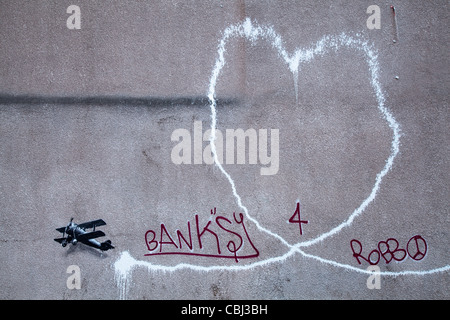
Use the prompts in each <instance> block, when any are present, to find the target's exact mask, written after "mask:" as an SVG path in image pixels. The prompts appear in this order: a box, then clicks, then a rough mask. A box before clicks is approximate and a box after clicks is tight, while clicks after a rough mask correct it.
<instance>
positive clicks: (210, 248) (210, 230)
mask: <svg viewBox="0 0 450 320" xmlns="http://www.w3.org/2000/svg"><path fill="white" fill-rule="evenodd" d="M194 219H195V236H196V240H197V241H196V243H197V244H198V246H195V241H193V239H192V232H191V223H190V221H188V222H187V232H186V231H184V233H182V232H181V231H180V230H179V229H177V230H175V233H173V234H176V238H175V239H177V240H178V241H177V242H176V241H175V240H174V237H172V235H171V234H170V233H169V231H167V228H166V226H165V224H164V223H161V226H160V230H159V231H160V232H159V240H157V233H156V231H154V230H148V231H147V232H146V233H145V244H146V246H147V250H148V251H150V253H147V254H145V256H156V255H189V256H200V257H211V258H225V259H234V260H235V261H236V262H239V259H250V258H256V257H258V256H259V251H258V249H256V247H255V246H254V245H253V242H252V241H251V240H250V237H249V235H248V232H247V229H246V228H245V225H244V215H243V214H242V213H239V215H238V217H236V213H235V212H234V213H233V220H234V221H231V220H229V219H228V218H226V217H224V216H222V215H216V208H214V209H212V210H211V216H210V219H209V220H208V222H206V223H204V222H203V223H200V222H199V216H198V214H196V215H195V217H194ZM236 226H237V227H239V228H236ZM237 229H241V231H243V234H242V233H239V231H240V230H237ZM243 237H245V239H246V240H248V243H249V244H250V246H251V252H248V251H249V248H247V249H245V248H243V244H244V238H243ZM230 238H231V239H230ZM188 239H189V240H188ZM224 243H226V245H225V246H224V245H223V244H224ZM166 248H169V249H166ZM167 250H169V251H167ZM200 250H201V251H200ZM241 250H242V251H245V252H247V253H246V254H241V252H242V251H241Z"/></svg>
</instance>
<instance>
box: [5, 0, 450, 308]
mask: <svg viewBox="0 0 450 320" xmlns="http://www.w3.org/2000/svg"><path fill="white" fill-rule="evenodd" d="M71 4H75V5H78V6H79V7H80V9H81V29H80V30H69V29H68V28H67V26H66V20H67V19H68V17H69V16H70V14H68V13H66V9H67V7H68V6H69V5H71ZM373 4H377V5H379V7H380V9H381V12H380V14H381V28H380V29H374V30H369V29H368V28H367V26H366V20H367V19H368V18H369V16H370V14H367V13H366V10H367V8H368V7H369V6H370V5H373ZM391 4H392V3H390V2H386V1H357V2H355V1H197V2H181V1H180V2H177V1H161V2H157V1H84V0H77V1H0V33H1V40H0V58H1V59H0V137H1V139H0V181H1V183H0V288H1V290H0V298H2V299H119V298H127V299H448V298H449V294H448V285H449V272H448V270H449V265H450V259H449V251H448V247H447V245H448V244H449V232H448V230H449V211H448V208H449V198H450V197H449V196H450V194H449V190H450V189H449V183H448V181H449V176H448V173H449V169H450V167H449V161H448V159H449V155H450V149H449V144H448V141H449V138H450V136H449V134H450V131H449V123H450V122H449V111H448V107H449V105H448V90H449V73H448V42H449V39H448V19H449V15H448V2H447V1H434V2H433V3H428V2H425V1H395V3H393V4H394V5H395V8H396V17H395V18H394V15H393V11H392V9H391V8H390V5H391ZM247 18H248V20H246V19H247ZM245 21H248V22H247V23H245ZM230 26H240V27H241V31H242V34H241V35H238V34H234V35H233V36H230V37H229V38H227V39H226V40H227V41H226V43H225V46H224V49H225V52H224V56H223V58H224V59H225V60H224V61H225V65H224V66H223V68H221V69H220V73H219V76H218V78H217V82H216V83H215V86H214V90H215V91H214V93H215V97H216V99H217V108H216V111H217V129H219V130H221V132H223V133H224V134H225V132H226V129H238V128H241V129H243V130H247V129H254V130H255V131H256V132H261V131H260V130H261V129H277V130H278V132H279V170H278V171H277V172H276V174H273V175H261V174H260V169H261V167H263V165H261V163H260V161H259V160H258V163H257V164H249V163H248V161H247V162H246V164H230V163H224V164H223V165H221V166H219V165H209V164H205V163H201V164H180V165H177V164H174V163H173V161H172V160H173V159H172V158H171V154H172V151H173V148H174V147H175V146H176V145H177V143H178V142H176V141H172V140H171V136H172V133H173V132H174V131H175V130H177V129H187V130H189V132H190V133H191V135H192V139H194V131H195V128H197V129H198V124H199V123H201V124H202V129H201V132H205V131H206V130H207V129H208V128H210V126H211V119H212V118H211V108H210V107H211V103H210V100H209V99H208V93H209V92H211V83H212V82H211V78H212V75H213V71H214V70H217V65H216V62H217V61H218V59H219V58H220V55H219V54H220V47H219V45H220V41H221V39H223V37H224V32H225V30H227V28H229V27H230ZM258 27H260V29H257V28H258ZM228 30H231V29H228ZM258 30H259V31H258ZM270 30H272V31H273V32H275V33H276V34H277V35H278V36H279V40H280V42H278V43H277V44H276V45H275V44H274V41H275V40H274V39H276V38H274V37H272V38H271V37H270V36H269V31H270ZM246 32H247V33H246ZM258 32H260V33H258ZM252 34H253V35H255V37H256V38H257V39H256V38H255V39H252ZM324 37H328V38H324ZM339 37H340V38H339ZM320 39H325V42H324V43H322V47H321V48H322V51H321V53H323V54H317V55H315V56H314V57H313V58H312V59H310V60H305V61H303V62H302V61H300V64H299V68H298V69H297V70H298V81H297V83H296V84H295V82H294V79H295V77H294V74H293V73H292V70H290V69H289V66H288V64H287V63H286V61H284V60H283V57H281V56H280V55H279V51H278V49H279V48H280V47H281V45H282V47H283V48H284V50H285V51H286V52H287V54H288V55H293V54H294V53H295V52H296V51H297V50H305V49H307V48H319V47H320V44H317V41H319V40H320ZM327 39H328V40H327ZM339 39H341V40H339ZM343 39H347V40H348V43H350V42H352V41H354V43H353V44H348V45H345V44H344V43H343V41H344V40H343ZM349 39H353V40H352V41H350V40H349ZM393 40H396V43H394V42H393ZM327 41H328V42H327ZM332 41H335V42H336V43H338V42H339V41H341V42H342V43H340V45H339V48H335V47H333V45H332V44H331V42H332ZM277 45H278V47H277ZM319 51H320V50H319ZM298 52H300V53H302V52H303V53H304V52H305V51H298ZM370 54H373V55H372V56H370ZM291 57H292V56H291ZM305 57H306V56H305ZM219 62H220V60H219ZM375 62H376V63H377V65H374V64H373V63H375ZM371 63H372V64H371ZM215 68H216V69H215ZM377 84H378V85H379V87H376V86H374V85H377ZM295 87H297V95H298V98H297V99H296V89H295ZM380 97H383V98H384V100H383V101H381V100H380ZM397 125H398V127H397ZM207 146H208V142H206V141H205V142H203V143H202V145H201V147H202V148H201V150H202V149H203V148H206V147H207ZM247 147H249V146H247ZM192 148H194V146H193V145H192ZM258 148H260V145H259V146H258ZM269 150H270V147H269ZM258 151H259V149H258ZM193 153H194V150H192V161H193V159H194V154H193ZM258 159H259V158H258ZM233 187H234V188H235V190H234V193H233ZM297 201H300V203H301V211H300V214H301V219H302V220H305V221H308V223H307V224H306V223H302V224H301V227H302V234H300V230H299V224H297V223H289V219H290V218H291V217H292V216H293V215H294V212H295V209H296V204H297ZM214 208H216V214H215V215H214V214H211V213H214V211H211V210H213V209H214ZM233 212H235V213H236V214H237V215H236V218H237V220H239V215H238V213H243V219H244V220H243V225H244V226H245V230H244V227H243V225H242V223H241V224H239V223H237V222H236V220H235V217H233ZM71 217H74V221H75V222H78V223H81V222H85V221H89V220H93V219H98V218H102V219H104V220H105V221H106V223H107V225H106V226H103V227H101V230H103V231H104V232H105V233H106V237H105V238H103V240H104V239H110V240H111V241H112V243H113V245H115V249H113V250H111V251H107V252H104V253H101V252H100V251H98V250H96V249H93V248H89V247H86V246H84V245H82V244H78V245H76V246H72V245H69V246H68V247H66V248H62V247H61V246H60V245H59V244H58V243H56V242H55V241H53V238H57V237H59V236H60V235H59V234H58V232H57V231H56V230H55V229H56V228H58V227H62V226H65V225H66V224H67V223H68V221H69V219H70V218H71ZM218 217H220V218H219V219H217V218H218ZM196 218H197V220H196ZM196 221H198V223H197V222H196ZM208 221H210V224H209V225H208ZM188 222H189V226H190V228H191V237H192V243H193V249H192V250H187V245H185V244H184V243H183V245H184V246H183V248H179V244H180V243H179V242H178V238H177V232H176V230H180V231H181V232H182V233H183V235H184V236H185V237H186V239H187V240H188ZM161 224H163V225H164V228H165V230H166V231H167V233H164V234H163V237H162V238H161ZM220 226H222V227H223V228H221V227H220ZM197 227H198V230H197ZM205 228H206V229H205ZM226 229H227V230H229V231H227V230H226ZM148 230H153V231H154V232H155V235H156V236H155V241H159V240H161V239H162V241H163V242H170V239H169V237H168V235H170V236H171V237H172V239H173V241H174V243H175V244H177V247H175V245H173V244H168V243H163V245H162V246H161V245H160V246H159V247H158V248H157V249H155V250H153V251H149V247H148V246H147V244H148V243H147V244H146V241H147V242H148V241H150V244H149V246H150V249H152V248H153V247H152V246H153V245H155V242H151V240H152V239H151V238H147V239H146V238H145V235H146V232H147V231H148ZM164 232H165V231H164ZM202 232H203V233H202ZM198 233H200V234H201V236H200V241H202V248H201V249H200V243H199V237H198ZM147 235H149V234H147ZM150 235H151V233H150ZM150 235H149V237H150ZM416 235H420V236H421V237H420V238H416V239H417V245H416V244H415V243H416V241H415V239H414V238H413V237H414V236H416ZM216 237H217V239H218V241H219V249H220V250H221V252H220V253H219V252H218V248H217V246H218V245H217V239H216ZM411 238H413V240H411V241H410V242H409V245H408V241H409V240H410V239H411ZM320 239H322V240H320ZM354 239H356V240H358V241H359V242H360V243H361V244H362V247H363V248H362V252H361V254H362V255H363V256H364V257H367V256H368V255H369V253H370V252H371V251H372V250H375V249H377V248H378V246H379V248H378V249H379V250H380V251H382V252H386V250H387V245H388V246H389V249H390V251H392V252H394V258H396V259H398V260H401V261H395V259H392V255H390V254H389V253H385V255H384V257H385V258H386V259H387V260H388V261H389V260H391V261H390V262H389V263H387V262H388V261H386V260H385V259H384V258H383V257H380V259H379V262H378V264H377V265H378V267H379V269H380V271H381V273H382V274H381V276H380V288H379V289H369V288H368V286H367V279H368V278H369V276H370V275H371V273H370V272H369V271H367V270H366V269H367V267H368V266H369V263H368V262H366V261H363V260H362V259H361V264H359V263H358V261H357V259H356V258H355V257H354V256H353V253H354V252H353V251H352V247H351V245H350V243H351V241H352V240H354ZM388 239H395V241H394V240H390V241H389V242H388V244H387V245H386V241H387V240H388ZM396 241H397V242H396ZM396 243H398V247H397V245H396ZM233 244H234V245H235V246H240V248H239V250H238V252H237V253H236V256H234V254H233V253H232V250H230V248H233ZM353 244H355V242H353ZM425 244H426V246H427V251H426V254H425V256H424V257H421V256H415V258H416V259H413V258H412V257H413V256H414V255H415V252H417V248H419V249H420V250H422V251H424V245H425ZM227 245H228V247H227ZM296 245H297V246H296ZM354 248H355V247H354ZM395 249H397V250H395ZM158 252H159V253H164V252H173V253H176V254H173V255H152V256H146V254H148V253H158ZM180 253H183V254H180ZM187 254H189V255H187ZM194 254H198V255H194ZM199 255H202V256H199ZM224 256H228V257H229V258H224ZM376 257H377V253H373V256H372V258H373V260H376ZM236 260H237V261H236ZM70 265H77V266H79V268H80V281H81V289H70V288H68V286H67V283H66V281H67V279H68V278H69V277H70V276H71V274H69V273H67V272H66V271H67V268H68V267H69V266H70Z"/></svg>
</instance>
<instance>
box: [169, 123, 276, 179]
mask: <svg viewBox="0 0 450 320" xmlns="http://www.w3.org/2000/svg"><path fill="white" fill-rule="evenodd" d="M202 127H203V126H202V121H194V133H193V156H194V159H193V161H192V139H191V133H190V132H189V130H187V129H176V130H174V131H173V132H172V135H171V140H172V141H174V142H178V144H176V145H175V146H174V147H173V148H172V152H171V155H170V157H171V159H172V162H173V163H174V164H192V163H193V164H202V163H206V164H214V162H215V160H214V155H213V151H212V149H211V141H210V140H211V129H208V130H206V131H205V133H203V130H202ZM223 137H224V136H223V134H222V132H221V131H220V130H218V129H215V139H214V145H215V150H216V155H217V161H218V162H219V163H220V164H222V163H224V162H223V160H224V159H223V158H224V152H223V151H224V142H223ZM246 140H248V164H257V162H258V159H259V163H260V164H261V165H263V166H266V167H262V168H261V169H260V174H261V175H263V176H264V175H274V174H277V172H278V169H279V130H278V129H270V155H269V154H268V145H267V144H268V131H267V129H260V130H258V132H256V130H255V129H253V128H249V129H247V130H246V131H244V130H243V129H226V130H225V151H226V154H225V163H226V164H235V158H236V164H245V163H246V153H247V152H246ZM205 141H206V142H208V143H209V144H207V145H206V146H205V148H204V149H203V142H205ZM235 142H236V144H235Z"/></svg>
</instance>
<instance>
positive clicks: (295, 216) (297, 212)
mask: <svg viewBox="0 0 450 320" xmlns="http://www.w3.org/2000/svg"><path fill="white" fill-rule="evenodd" d="M289 222H290V223H298V227H299V228H300V235H302V234H303V232H302V223H304V224H307V223H308V221H307V220H302V219H301V218H300V202H297V208H296V209H295V212H294V214H293V215H292V217H291V218H290V219H289Z"/></svg>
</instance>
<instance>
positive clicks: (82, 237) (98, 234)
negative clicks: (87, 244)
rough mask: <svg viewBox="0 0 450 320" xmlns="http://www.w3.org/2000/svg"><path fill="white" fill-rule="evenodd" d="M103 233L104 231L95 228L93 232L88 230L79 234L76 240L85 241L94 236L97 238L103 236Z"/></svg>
mask: <svg viewBox="0 0 450 320" xmlns="http://www.w3.org/2000/svg"><path fill="white" fill-rule="evenodd" d="M104 235H105V233H104V232H103V231H100V230H97V231H94V232H88V233H85V234H80V235H78V236H77V240H78V241H81V242H83V241H87V240H89V239H94V238H98V237H103V236H104Z"/></svg>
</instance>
